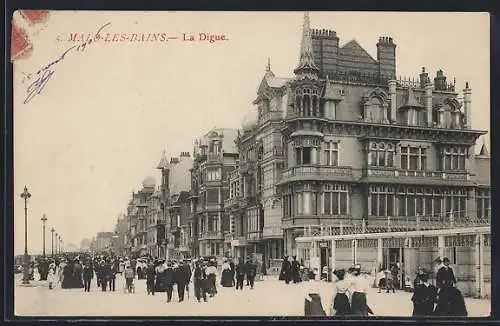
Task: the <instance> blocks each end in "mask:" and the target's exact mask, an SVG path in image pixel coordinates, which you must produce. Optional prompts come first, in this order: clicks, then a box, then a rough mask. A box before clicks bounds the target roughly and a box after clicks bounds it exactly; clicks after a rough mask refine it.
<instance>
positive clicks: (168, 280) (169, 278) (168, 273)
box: [164, 262, 175, 302]
mask: <svg viewBox="0 0 500 326" xmlns="http://www.w3.org/2000/svg"><path fill="white" fill-rule="evenodd" d="M164 278H165V279H164V284H165V291H166V292H167V302H170V301H172V291H173V290H174V283H175V273H174V269H173V268H172V263H171V262H168V263H167V268H166V269H165V272H164Z"/></svg>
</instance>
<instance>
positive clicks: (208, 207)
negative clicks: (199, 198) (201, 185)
mask: <svg viewBox="0 0 500 326" xmlns="http://www.w3.org/2000/svg"><path fill="white" fill-rule="evenodd" d="M223 206H224V205H223V204H221V203H206V205H205V210H207V211H219V210H221V209H222V208H223Z"/></svg>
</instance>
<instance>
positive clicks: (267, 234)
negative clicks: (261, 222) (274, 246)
mask: <svg viewBox="0 0 500 326" xmlns="http://www.w3.org/2000/svg"><path fill="white" fill-rule="evenodd" d="M281 237H283V229H282V228H281V226H264V228H263V229H262V238H281Z"/></svg>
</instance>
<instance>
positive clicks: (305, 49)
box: [293, 11, 319, 79]
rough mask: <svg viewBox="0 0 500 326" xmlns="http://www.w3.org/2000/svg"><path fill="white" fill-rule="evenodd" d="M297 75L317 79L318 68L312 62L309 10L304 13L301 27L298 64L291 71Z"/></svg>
mask: <svg viewBox="0 0 500 326" xmlns="http://www.w3.org/2000/svg"><path fill="white" fill-rule="evenodd" d="M293 72H294V73H295V74H296V75H297V76H298V77H302V78H304V77H308V78H310V79H317V78H318V76H317V74H318V72H319V69H318V67H316V64H315V63H314V57H313V48H312V37H311V27H310V25H309V12H307V11H306V12H305V13H304V25H303V27H302V42H301V44H300V57H299V65H298V67H297V68H295V70H294V71H293Z"/></svg>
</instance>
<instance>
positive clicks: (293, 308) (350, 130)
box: [10, 10, 492, 318]
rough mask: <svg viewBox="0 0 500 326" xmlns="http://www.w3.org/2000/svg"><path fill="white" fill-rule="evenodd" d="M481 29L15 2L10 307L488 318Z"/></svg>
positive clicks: (379, 17)
mask: <svg viewBox="0 0 500 326" xmlns="http://www.w3.org/2000/svg"><path fill="white" fill-rule="evenodd" d="M489 24H490V22H489V15H488V14H487V13H452V12H448V13H432V12H426V13H418V12H412V13H409V12H408V13H405V12H321V11H317V12H316V11H313V12H257V11H255V12H202V11H199V12H189V11H163V12H162V11H155V12H147V11H142V12H139V11H136V12H132V11H116V12H113V11H50V10H18V11H16V12H15V13H14V16H13V17H12V42H11V44H10V46H11V60H12V63H13V69H14V81H13V85H14V106H13V112H14V113H13V119H14V182H15V184H14V188H15V189H14V190H15V197H14V205H15V216H14V220H15V229H14V230H13V232H14V235H15V266H14V267H13V268H14V269H15V278H14V280H13V282H15V299H14V300H15V315H16V316H45V317H47V316H50V317H57V316H88V317H92V316H100V317H102V316H105V317H110V318H111V317H117V316H128V317H137V316H142V317H146V316H167V317H173V316H192V317H202V316H228V317H229V316H231V317H234V316H271V317H283V316H284V317H296V316H299V317H304V318H308V317H313V316H324V317H325V318H335V317H337V316H348V317H350V318H360V317H364V318H372V317H379V316H384V317H422V316H425V317H429V318H432V317H440V316H441V317H442V316H447V317H449V318H458V317H464V316H467V317H485V316H489V315H490V312H491V297H492V294H491V288H492V287H491V227H490V225H491V224H490V223H491V192H490V191H491V183H490V182H491V181H490V154H489V152H490V134H489V131H490V130H489V129H490V117H489V113H490V93H489V90H490V84H489V71H490V49H489V40H490V36H489Z"/></svg>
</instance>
